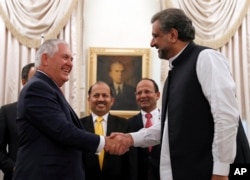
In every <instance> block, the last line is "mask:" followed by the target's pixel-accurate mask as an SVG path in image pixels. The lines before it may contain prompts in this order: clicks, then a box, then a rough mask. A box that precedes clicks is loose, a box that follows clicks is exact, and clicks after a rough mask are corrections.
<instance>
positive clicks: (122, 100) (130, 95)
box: [109, 83, 138, 110]
mask: <svg viewBox="0 0 250 180" xmlns="http://www.w3.org/2000/svg"><path fill="white" fill-rule="evenodd" d="M109 86H110V88H111V90H112V92H113V94H114V98H115V102H114V104H113V105H112V107H111V110H138V106H137V103H136V99H135V88H134V87H133V86H130V85H128V84H125V83H124V84H123V88H122V92H121V94H120V95H119V96H118V95H116V90H115V87H114V84H113V83H112V84H110V85H109Z"/></svg>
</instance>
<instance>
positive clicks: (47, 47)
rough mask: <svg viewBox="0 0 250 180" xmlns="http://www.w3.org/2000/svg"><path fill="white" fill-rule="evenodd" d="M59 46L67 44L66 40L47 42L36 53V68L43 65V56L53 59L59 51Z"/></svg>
mask: <svg viewBox="0 0 250 180" xmlns="http://www.w3.org/2000/svg"><path fill="white" fill-rule="evenodd" d="M58 44H67V45H68V43H67V42H66V41H64V40H60V39H49V40H46V41H45V42H44V43H43V44H42V45H41V46H40V48H39V49H38V51H37V53H36V60H35V67H38V66H40V65H41V59H42V55H43V54H47V55H48V56H49V57H52V56H53V55H54V54H55V53H56V52H57V51H58Z"/></svg>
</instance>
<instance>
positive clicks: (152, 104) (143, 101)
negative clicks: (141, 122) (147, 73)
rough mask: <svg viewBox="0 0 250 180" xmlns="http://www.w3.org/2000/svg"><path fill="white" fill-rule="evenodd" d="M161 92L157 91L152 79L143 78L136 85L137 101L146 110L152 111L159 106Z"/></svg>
mask: <svg viewBox="0 0 250 180" xmlns="http://www.w3.org/2000/svg"><path fill="white" fill-rule="evenodd" d="M159 98H160V92H156V90H155V87H154V84H153V82H152V81H150V80H141V81H140V82H139V83H138V84H137V86H136V102H137V104H138V105H139V106H140V108H141V109H142V110H143V111H145V112H151V111H152V110H154V109H155V108H156V107H157V101H158V99H159Z"/></svg>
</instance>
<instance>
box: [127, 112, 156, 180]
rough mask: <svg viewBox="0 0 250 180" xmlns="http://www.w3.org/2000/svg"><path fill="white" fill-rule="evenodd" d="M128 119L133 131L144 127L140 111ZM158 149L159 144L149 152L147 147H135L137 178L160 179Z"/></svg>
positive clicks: (141, 179)
mask: <svg viewBox="0 0 250 180" xmlns="http://www.w3.org/2000/svg"><path fill="white" fill-rule="evenodd" d="M129 121H130V123H131V126H132V127H133V131H135V132H136V131H138V130H140V129H141V128H143V127H144V126H143V120H142V114H141V113H138V114H137V115H135V116H133V117H131V118H130V119H129ZM160 151H161V146H160V145H156V146H153V147H152V151H151V152H149V150H148V148H140V147H138V148H137V152H138V164H137V168H138V180H160V169H159V165H160Z"/></svg>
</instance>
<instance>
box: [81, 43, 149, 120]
mask: <svg viewBox="0 0 250 180" xmlns="http://www.w3.org/2000/svg"><path fill="white" fill-rule="evenodd" d="M117 60H118V61H119V62H122V64H123V65H124V66H125V69H126V70H125V75H124V77H125V78H124V82H125V83H127V84H130V85H131V86H133V87H134V88H135V86H136V83H137V82H138V81H139V80H140V79H141V78H145V77H149V75H150V69H149V67H150V49H149V48H102V47H90V48H89V50H88V66H87V67H88V71H87V73H88V74H87V79H88V82H87V84H88V85H87V90H88V89H89V87H90V86H91V85H92V84H94V83H95V82H97V81H104V82H107V83H108V84H110V77H109V68H110V65H111V63H112V62H114V61H117ZM133 93H135V91H134V92H133ZM86 95H87V93H86ZM87 96H88V95H87ZM86 99H87V98H86ZM126 99H128V98H126ZM130 107H132V106H130ZM86 108H87V109H86V112H87V113H90V109H89V105H88V103H87V106H86ZM138 112H139V108H138V107H137V108H134V109H127V107H124V108H123V107H122V108H121V109H112V110H111V111H110V113H111V114H114V115H117V116H121V117H125V118H129V117H131V116H133V115H135V114H137V113H138Z"/></svg>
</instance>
